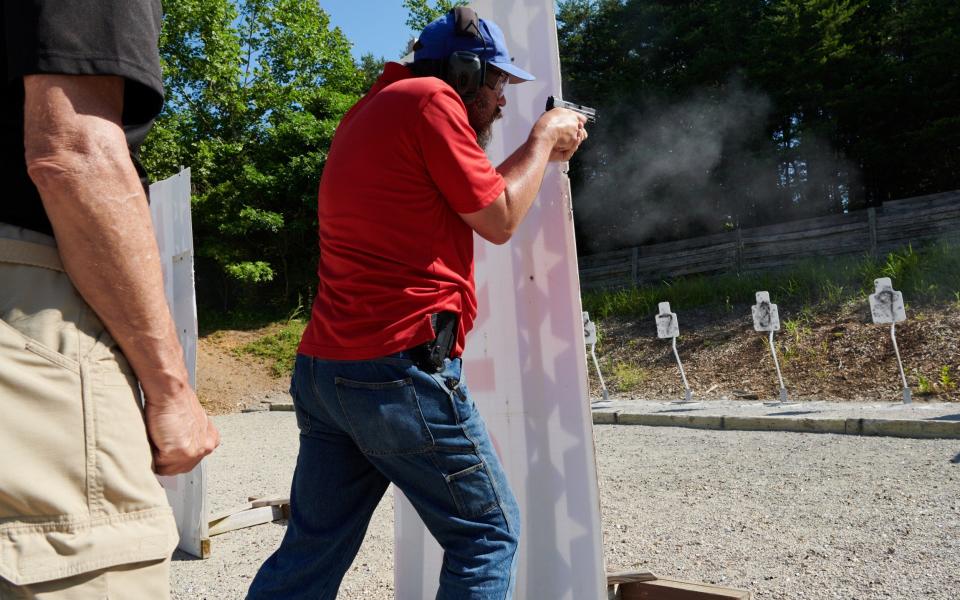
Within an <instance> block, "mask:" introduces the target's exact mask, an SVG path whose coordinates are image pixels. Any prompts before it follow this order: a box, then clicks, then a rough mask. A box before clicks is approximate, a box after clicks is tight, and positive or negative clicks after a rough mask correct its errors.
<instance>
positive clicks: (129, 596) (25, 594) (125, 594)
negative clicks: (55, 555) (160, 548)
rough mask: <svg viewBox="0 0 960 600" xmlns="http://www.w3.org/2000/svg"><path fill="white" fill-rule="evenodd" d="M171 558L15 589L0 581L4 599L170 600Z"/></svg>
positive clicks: (1, 598)
mask: <svg viewBox="0 0 960 600" xmlns="http://www.w3.org/2000/svg"><path fill="white" fill-rule="evenodd" d="M169 598H170V559H169V558H168V559H166V560H162V561H156V562H152V563H134V564H132V565H118V566H116V567H110V568H109V569H104V570H102V571H91V572H89V573H83V574H82V575H75V576H73V577H68V578H66V579H55V580H54V581H44V582H42V583H35V584H33V585H24V586H14V585H11V584H9V583H7V582H5V581H4V580H3V579H0V600H169Z"/></svg>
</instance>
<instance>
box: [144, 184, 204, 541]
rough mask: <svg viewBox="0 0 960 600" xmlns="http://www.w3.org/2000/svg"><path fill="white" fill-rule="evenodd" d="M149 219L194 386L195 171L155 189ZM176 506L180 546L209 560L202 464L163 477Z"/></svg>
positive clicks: (195, 317) (191, 382)
mask: <svg viewBox="0 0 960 600" xmlns="http://www.w3.org/2000/svg"><path fill="white" fill-rule="evenodd" d="M150 216H151V217H152V218H153V228H154V231H155V232H156V236H157V244H158V245H159V246H160V262H161V265H162V266H163V291H164V293H165V295H166V297H167V304H168V305H169V306H170V312H171V313H172V314H173V320H174V322H175V323H176V327H177V335H178V337H179V338H180V345H181V346H182V347H183V354H184V359H185V360H186V363H187V369H188V370H189V371H190V385H192V386H193V387H194V389H196V384H197V302H196V296H195V294H194V281H193V224H192V221H191V219H190V169H184V170H183V171H180V173H178V174H176V175H174V176H173V177H170V178H169V179H165V180H163V181H158V182H157V183H154V184H153V185H151V186H150ZM159 479H160V483H161V484H162V485H163V488H164V490H166V492H167V500H168V501H169V502H170V506H171V507H172V508H173V514H174V516H175V517H176V520H177V530H178V531H179V532H180V545H179V546H178V547H179V548H180V549H181V550H183V551H184V552H186V553H188V554H191V555H193V556H197V557H202V558H206V557H207V556H209V553H210V550H209V542H208V540H207V527H208V525H207V477H206V466H205V463H204V462H201V463H200V464H199V465H197V467H196V468H194V470H193V471H191V472H189V473H185V474H183V475H176V476H174V477H160V478H159Z"/></svg>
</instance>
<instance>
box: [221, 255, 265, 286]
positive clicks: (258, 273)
mask: <svg viewBox="0 0 960 600" xmlns="http://www.w3.org/2000/svg"><path fill="white" fill-rule="evenodd" d="M224 269H225V270H226V272H227V274H228V275H229V276H230V277H233V278H234V279H236V280H237V281H240V282H244V283H262V282H265V281H273V269H271V268H270V265H269V264H267V263H265V262H263V261H262V260H258V261H256V262H250V261H244V262H238V263H228V264H226V265H224Z"/></svg>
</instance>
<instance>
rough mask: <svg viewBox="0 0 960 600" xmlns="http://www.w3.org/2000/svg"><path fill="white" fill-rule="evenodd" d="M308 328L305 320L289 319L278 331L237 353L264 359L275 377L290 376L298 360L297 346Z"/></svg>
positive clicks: (242, 347) (244, 346) (247, 345)
mask: <svg viewBox="0 0 960 600" xmlns="http://www.w3.org/2000/svg"><path fill="white" fill-rule="evenodd" d="M306 327H307V321H306V320H305V319H301V318H292V319H289V320H287V321H286V323H283V324H282V325H280V327H279V329H277V331H275V332H273V333H270V334H267V335H265V336H263V337H261V338H259V339H257V340H254V341H252V342H250V343H249V344H246V345H243V346H240V347H239V348H237V349H236V352H237V353H239V354H250V355H252V356H256V357H259V358H262V359H264V360H265V361H267V362H268V363H269V364H270V372H271V373H273V376H274V377H283V376H285V375H289V374H290V372H291V371H293V363H294V361H295V360H296V358H297V346H298V345H299V344H300V337H301V336H302V335H303V330H304V329H306Z"/></svg>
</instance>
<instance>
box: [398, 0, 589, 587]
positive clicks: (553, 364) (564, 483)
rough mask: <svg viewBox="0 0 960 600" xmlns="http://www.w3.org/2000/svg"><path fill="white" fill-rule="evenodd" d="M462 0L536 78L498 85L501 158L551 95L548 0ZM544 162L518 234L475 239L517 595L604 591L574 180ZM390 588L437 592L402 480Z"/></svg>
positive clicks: (476, 338) (479, 367) (474, 384)
mask: <svg viewBox="0 0 960 600" xmlns="http://www.w3.org/2000/svg"><path fill="white" fill-rule="evenodd" d="M471 6H472V7H473V8H474V9H475V10H476V11H477V13H478V14H479V15H480V17H481V18H485V19H491V20H493V21H495V22H496V23H497V24H498V25H500V27H501V28H502V29H503V31H504V34H505V36H506V39H507V45H508V47H509V48H510V51H511V52H512V53H513V55H514V57H515V58H516V62H517V64H518V65H520V66H521V67H522V68H524V69H526V70H528V71H530V72H532V73H533V74H534V75H536V76H537V81H534V82H528V83H524V84H522V85H516V86H507V91H506V98H507V106H506V107H505V109H504V118H503V119H502V120H501V121H500V122H499V124H498V125H495V132H494V141H493V142H492V143H491V144H490V146H489V147H488V154H489V155H490V158H491V160H492V161H493V163H494V164H499V162H500V161H502V160H503V159H504V158H506V157H507V156H508V155H509V153H510V152H512V151H513V150H514V149H515V148H517V147H518V146H519V145H520V144H521V143H523V142H524V141H525V140H526V137H527V134H528V133H529V131H530V128H531V127H532V125H533V123H534V122H535V121H536V119H537V118H538V117H539V116H540V115H541V114H542V112H543V109H544V106H545V104H546V99H547V96H550V95H559V94H560V63H559V52H558V46H557V32H556V21H555V17H554V3H553V0H516V1H512V0H483V1H479V2H474V3H472V4H471ZM561 166H563V165H557V164H554V165H551V166H549V167H548V169H547V175H546V177H545V179H544V182H543V186H542V188H541V190H540V196H539V198H538V199H537V201H536V202H535V203H534V205H533V208H532V209H531V210H530V213H529V214H528V216H527V218H526V220H525V221H524V223H523V224H522V226H521V227H520V228H519V230H518V231H517V232H516V234H515V235H514V237H513V240H512V241H511V242H510V243H509V244H506V245H504V246H493V245H491V244H488V243H487V242H484V241H483V240H480V239H477V242H476V244H475V249H476V263H477V268H476V271H477V272H476V280H477V296H478V301H479V305H480V308H479V311H480V312H479V314H478V316H477V322H476V327H475V329H474V331H473V332H472V333H471V334H470V336H469V338H468V339H467V350H466V354H465V355H464V371H465V374H466V382H467V385H468V386H469V387H470V390H471V394H472V395H473V397H474V400H475V401H476V404H477V406H478V407H479V409H480V412H481V414H482V415H483V418H484V420H485V421H486V423H487V427H488V429H489V431H490V433H491V436H492V437H493V440H494V445H495V447H496V449H497V452H498V454H499V456H500V458H501V460H502V461H503V463H504V467H505V469H506V471H507V476H508V477H509V479H510V482H511V485H512V486H513V489H514V492H515V495H516V497H517V501H518V502H519V504H520V510H521V515H522V521H523V525H522V529H523V533H522V539H521V543H520V550H519V557H518V579H517V586H516V591H515V595H514V597H515V598H551V599H552V600H594V599H599V598H605V597H606V574H605V570H604V563H603V542H602V535H601V526H600V499H599V488H598V485H597V471H596V461H595V454H594V445H593V430H592V418H591V414H590V410H589V402H588V396H587V368H586V367H587V364H586V361H585V359H584V354H583V348H584V337H583V336H584V332H583V317H582V313H581V306H580V283H579V275H578V272H577V254H576V247H575V241H574V235H573V213H572V210H571V198H570V183H569V180H568V179H567V176H566V174H565V173H564V172H563V171H562V170H561ZM396 515H397V525H396V528H397V536H396V546H395V549H396V552H395V557H396V559H395V561H396V569H395V577H396V598H397V600H425V599H427V598H433V597H434V595H435V593H436V590H437V585H438V584H437V581H438V577H439V571H440V560H441V552H440V549H439V546H438V545H437V544H436V542H435V541H434V540H433V538H432V537H431V536H430V534H429V533H428V532H427V531H426V529H425V528H424V526H423V524H422V522H421V521H420V519H419V517H418V516H417V514H416V512H415V511H414V510H413V509H412V507H411V506H410V504H409V503H408V502H407V501H406V500H405V499H404V498H403V497H402V494H400V493H399V492H398V493H397V510H396Z"/></svg>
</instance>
